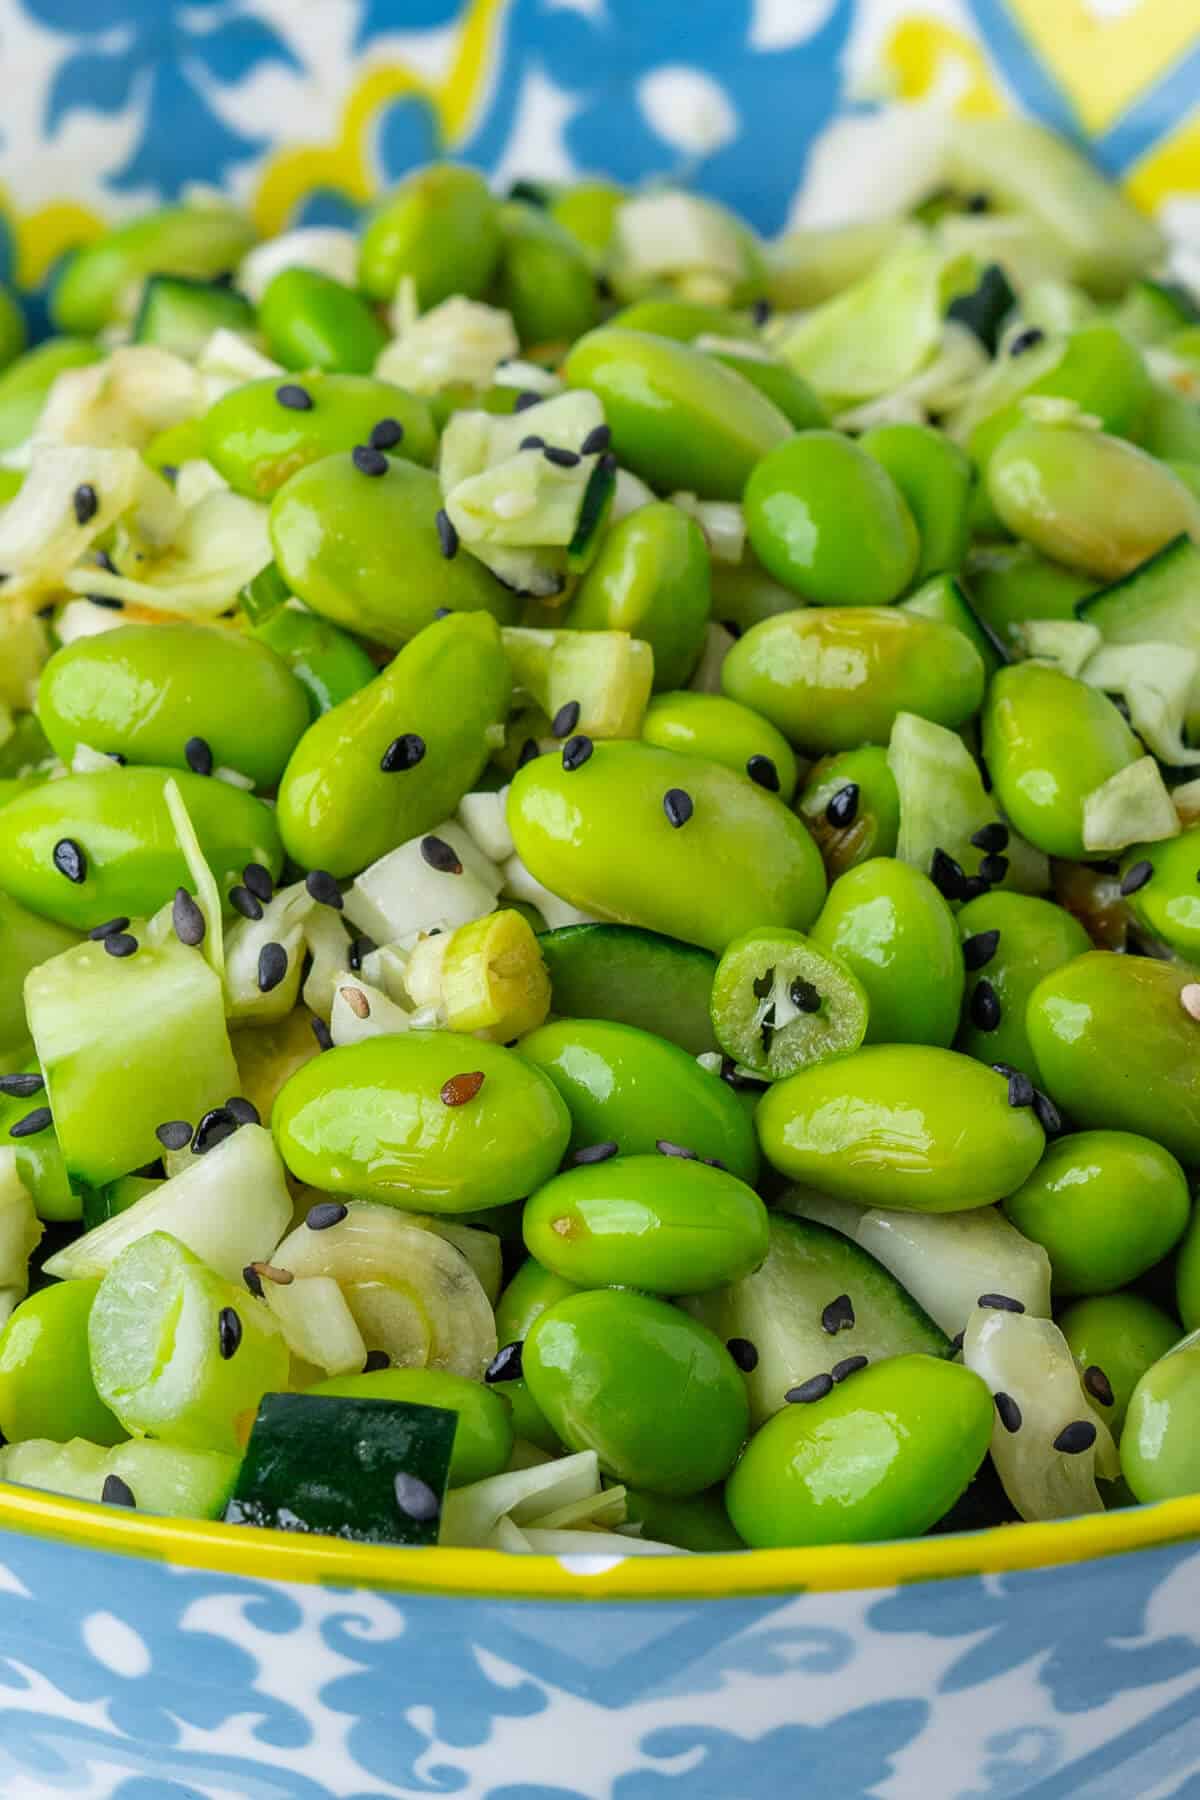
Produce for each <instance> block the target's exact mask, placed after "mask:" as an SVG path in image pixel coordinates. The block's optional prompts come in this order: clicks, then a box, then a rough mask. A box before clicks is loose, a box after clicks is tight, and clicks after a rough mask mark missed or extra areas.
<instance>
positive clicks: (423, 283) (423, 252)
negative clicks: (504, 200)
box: [358, 163, 501, 312]
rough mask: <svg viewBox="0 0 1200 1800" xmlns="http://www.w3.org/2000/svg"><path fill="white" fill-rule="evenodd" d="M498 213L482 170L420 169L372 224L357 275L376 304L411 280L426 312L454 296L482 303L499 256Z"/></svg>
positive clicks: (443, 166)
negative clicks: (480, 300)
mask: <svg viewBox="0 0 1200 1800" xmlns="http://www.w3.org/2000/svg"><path fill="white" fill-rule="evenodd" d="M500 241H501V240H500V222H499V208H498V206H497V203H496V201H495V200H494V199H493V197H492V195H491V194H490V193H489V191H488V185H487V182H486V181H485V180H484V178H483V176H482V175H481V174H480V173H479V172H478V170H477V169H465V168H461V167H459V166H457V165H456V164H454V163H430V164H429V165H428V166H427V167H425V168H423V169H414V170H413V172H412V173H411V174H410V175H407V176H406V177H405V179H404V180H403V181H402V182H401V183H400V185H399V186H398V187H397V188H395V189H394V190H393V191H392V193H390V194H389V195H388V197H387V199H386V200H384V202H383V203H382V205H381V206H380V207H379V208H378V209H377V210H376V212H375V213H374V214H373V215H372V217H371V218H370V219H369V220H368V221H367V227H366V230H365V231H364V232H363V236H362V247H361V252H360V258H359V266H358V274H359V281H360V282H361V284H362V287H363V289H364V290H365V292H366V293H367V294H369V295H370V297H371V298H372V300H390V299H391V298H392V296H393V295H394V294H395V292H396V288H397V286H398V284H399V282H400V279H401V277H402V276H404V275H408V276H410V277H411V278H412V280H413V282H414V283H415V285H416V290H417V306H418V307H419V309H420V310H421V311H422V312H425V311H426V310H427V309H428V308H429V307H431V306H436V305H437V304H438V302H439V301H440V300H446V299H448V298H449V297H450V295H451V294H465V295H466V296H467V298H468V299H471V300H478V299H480V298H481V297H482V296H483V294H484V293H485V292H486V290H487V286H488V283H489V281H490V280H491V278H492V273H493V271H494V269H495V267H496V262H497V259H498V258H499V255H500Z"/></svg>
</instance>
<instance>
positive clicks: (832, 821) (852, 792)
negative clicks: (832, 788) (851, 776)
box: [825, 781, 859, 831]
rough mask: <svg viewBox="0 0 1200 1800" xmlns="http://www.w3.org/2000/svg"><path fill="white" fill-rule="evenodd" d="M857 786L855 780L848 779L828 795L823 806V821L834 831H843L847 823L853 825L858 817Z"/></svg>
mask: <svg viewBox="0 0 1200 1800" xmlns="http://www.w3.org/2000/svg"><path fill="white" fill-rule="evenodd" d="M858 795H859V787H858V783H857V781H848V782H847V783H846V785H845V787H840V788H839V789H838V791H837V793H836V794H833V795H831V796H830V800H829V804H828V806H827V807H826V808H825V821H826V823H827V824H829V825H832V826H833V827H834V829H835V830H836V831H844V830H845V829H846V827H847V825H853V823H854V821H855V819H856V818H857V817H858Z"/></svg>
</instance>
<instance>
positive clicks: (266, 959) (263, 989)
mask: <svg viewBox="0 0 1200 1800" xmlns="http://www.w3.org/2000/svg"><path fill="white" fill-rule="evenodd" d="M287 971H288V955H287V951H286V950H285V949H284V947H283V945H282V944H264V945H263V947H262V949H261V950H260V951H259V953H258V991H259V993H260V994H269V993H270V992H271V989H272V988H277V987H278V986H279V984H280V982H281V981H282V980H283V978H284V976H285V975H286V974H287Z"/></svg>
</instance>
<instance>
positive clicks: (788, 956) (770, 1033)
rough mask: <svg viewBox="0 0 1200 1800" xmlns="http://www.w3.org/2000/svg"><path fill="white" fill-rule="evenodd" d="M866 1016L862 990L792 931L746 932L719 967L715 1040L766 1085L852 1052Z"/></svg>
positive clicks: (837, 963) (840, 965) (834, 959)
mask: <svg viewBox="0 0 1200 1800" xmlns="http://www.w3.org/2000/svg"><path fill="white" fill-rule="evenodd" d="M868 1012H869V1007H868V1001H867V995H866V990H865V989H864V987H863V985H862V983H861V982H860V981H859V980H858V977H857V976H856V975H854V974H853V973H852V972H851V970H850V968H849V967H848V966H847V965H846V963H844V962H843V961H842V959H841V958H840V957H838V956H833V955H831V954H830V953H829V951H828V950H826V949H823V948H822V947H821V946H820V944H818V943H817V942H816V940H815V939H813V938H809V937H804V936H803V935H802V934H801V933H800V932H798V931H794V932H793V931H787V932H785V931H770V930H766V929H760V930H755V931H748V932H747V933H746V934H745V936H744V937H740V938H737V939H735V940H734V942H733V943H732V944H730V945H729V947H728V948H727V949H726V951H725V953H724V955H723V956H722V958H721V960H720V962H719V963H718V964H717V973H716V977H715V979H714V981H713V992H712V1018H713V1030H714V1031H715V1033H716V1036H717V1042H718V1043H719V1044H720V1046H721V1048H722V1050H724V1051H725V1053H726V1055H727V1056H732V1057H733V1058H734V1060H735V1062H737V1063H739V1064H740V1065H741V1066H742V1067H743V1068H746V1069H751V1070H753V1072H754V1073H755V1074H756V1075H763V1076H766V1077H769V1078H770V1079H771V1080H778V1079H779V1078H780V1077H782V1076H784V1075H791V1074H792V1073H794V1071H795V1070H796V1069H802V1068H807V1067H808V1066H809V1064H811V1063H817V1062H823V1061H824V1060H825V1059H826V1058H827V1057H831V1056H838V1055H840V1054H841V1053H842V1052H844V1051H847V1050H857V1048H858V1046H859V1045H860V1044H861V1043H862V1041H863V1039H864V1037H865V1036H866V1033H867V1019H868Z"/></svg>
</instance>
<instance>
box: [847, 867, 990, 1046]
mask: <svg viewBox="0 0 1200 1800" xmlns="http://www.w3.org/2000/svg"><path fill="white" fill-rule="evenodd" d="M812 937H813V940H814V942H816V943H818V944H820V945H822V946H823V947H824V948H825V949H826V950H830V951H832V952H833V953H834V954H835V955H836V956H838V957H840V958H841V960H842V962H844V963H845V964H846V966H847V967H848V968H849V969H851V970H852V971H853V972H854V974H855V975H856V976H857V977H858V979H859V981H860V982H861V983H862V985H863V987H864V988H865V989H866V994H867V999H868V1002H869V1004H870V1013H869V1017H868V1022H867V1035H866V1039H865V1041H866V1042H867V1043H868V1044H940V1045H942V1046H943V1047H945V1046H946V1045H948V1044H950V1043H951V1042H952V1040H953V1038H954V1033H955V1031H956V1030H957V1028H958V1013H959V1007H960V1005H961V1002H962V988H963V964H962V951H961V948H960V945H959V936H958V928H957V926H956V924H955V920H954V914H953V913H952V912H951V910H950V908H949V906H948V905H947V903H946V901H945V900H944V899H943V897H942V895H941V894H940V893H939V892H938V890H937V888H936V887H934V885H933V882H932V881H931V880H930V879H929V877H928V875H923V874H922V873H921V871H920V870H919V869H914V868H912V867H911V866H910V865H909V864H908V863H902V862H897V861H896V860H895V859H894V858H893V857H886V856H877V857H874V858H872V860H871V861H870V862H865V863H861V864H860V865H859V866H858V867H857V868H856V869H850V870H848V871H847V872H846V874H844V875H841V876H839V877H838V879H837V880H836V881H835V882H834V884H833V886H832V887H831V888H830V890H829V893H828V895H827V896H826V900H825V904H824V906H823V907H822V908H821V911H820V912H819V913H818V914H817V917H816V920H815V921H814V923H813V927H812Z"/></svg>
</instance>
